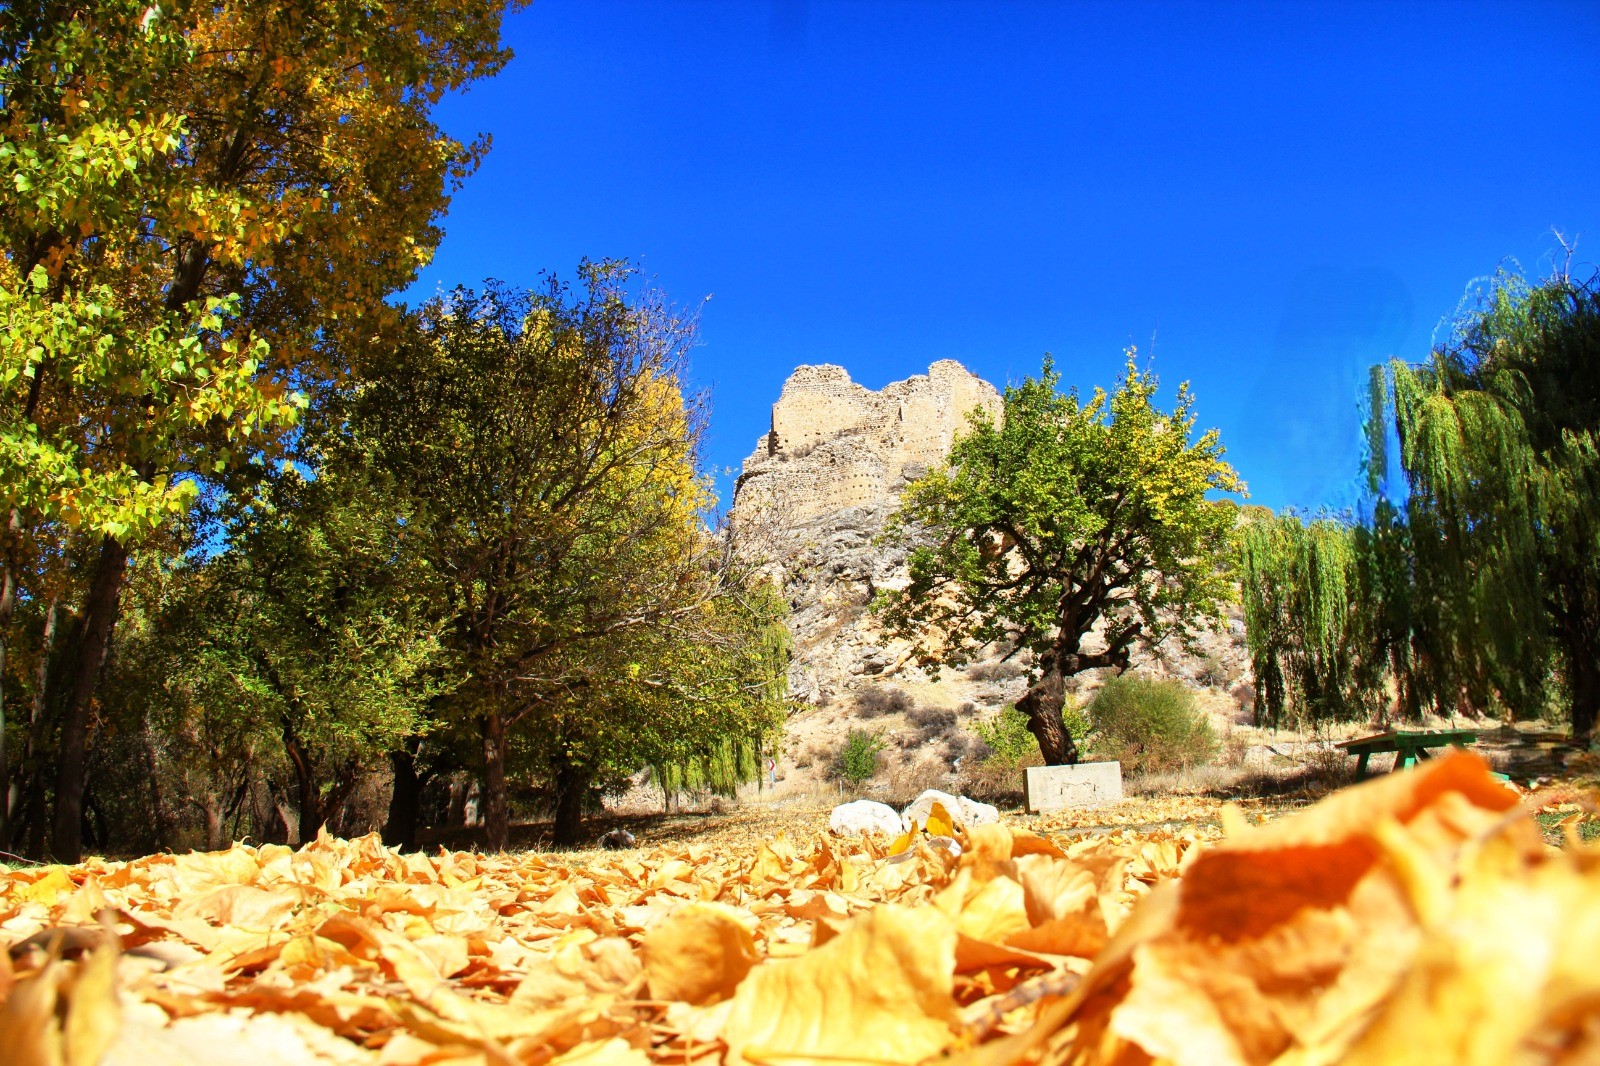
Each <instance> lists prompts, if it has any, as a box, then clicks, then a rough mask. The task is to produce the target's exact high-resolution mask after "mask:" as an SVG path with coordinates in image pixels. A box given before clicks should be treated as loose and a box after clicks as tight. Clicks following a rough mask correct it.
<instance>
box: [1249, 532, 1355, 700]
mask: <svg viewBox="0 0 1600 1066" xmlns="http://www.w3.org/2000/svg"><path fill="white" fill-rule="evenodd" d="M1239 541H1240V566H1239V571H1240V574H1239V577H1240V587H1241V592H1242V598H1243V603H1244V618H1245V632H1246V636H1247V640H1248V646H1249V649H1250V661H1251V667H1252V670H1253V672H1254V675H1255V687H1256V724H1257V725H1260V724H1262V723H1263V721H1268V722H1271V724H1272V725H1274V726H1277V725H1280V724H1282V722H1283V721H1284V718H1285V716H1286V715H1287V714H1289V713H1291V712H1292V713H1293V714H1294V715H1295V716H1297V717H1299V718H1301V719H1303V720H1310V721H1330V720H1331V721H1337V720H1343V719H1346V718H1350V717H1353V716H1354V715H1355V714H1357V713H1358V712H1360V711H1364V710H1365V711H1370V710H1374V709H1376V707H1375V704H1376V702H1377V701H1378V700H1379V699H1380V698H1381V696H1382V694H1383V693H1382V681H1383V666H1384V661H1383V659H1382V658H1381V656H1380V652H1381V649H1380V648H1379V646H1378V643H1377V639H1376V631H1375V627H1374V625H1373V623H1374V621H1375V620H1376V616H1377V615H1378V612H1375V611H1373V610H1371V607H1372V603H1373V597H1372V595H1371V594H1370V593H1371V592H1372V590H1371V589H1370V588H1368V587H1366V586H1365V585H1364V582H1365V580H1366V577H1367V574H1366V568H1365V566H1364V563H1365V562H1366V558H1367V553H1366V552H1365V551H1364V548H1366V546H1367V533H1366V531H1365V530H1364V529H1362V528H1360V527H1358V526H1355V525H1354V524H1352V523H1348V522H1340V521H1337V520H1335V519H1331V518H1321V519H1316V520H1314V521H1311V522H1305V521H1302V520H1301V519H1300V518H1299V517H1298V516H1296V515H1294V514H1285V515H1282V516H1279V517H1272V516H1270V515H1268V516H1264V517H1263V516H1253V517H1252V518H1250V519H1249V520H1247V521H1246V522H1245V523H1244V524H1243V526H1242V527H1241V530H1240V538H1239Z"/></svg>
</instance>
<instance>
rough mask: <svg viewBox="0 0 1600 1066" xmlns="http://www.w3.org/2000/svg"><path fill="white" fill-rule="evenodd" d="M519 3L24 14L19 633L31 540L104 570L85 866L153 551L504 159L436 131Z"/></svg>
mask: <svg viewBox="0 0 1600 1066" xmlns="http://www.w3.org/2000/svg"><path fill="white" fill-rule="evenodd" d="M505 6H506V4H505V3H504V2H501V0H472V2H468V3H457V2H450V3H444V2H413V3H406V4H403V5H399V6H398V7H388V8H379V7H375V6H373V5H370V4H366V3H360V2H356V0H333V2H327V0H318V2H311V0H297V2H289V3H280V2H276V0H274V2H270V3H269V2H265V0H245V2H235V3H224V4H216V5H199V4H188V3H178V4H175V5H173V6H171V7H170V8H167V7H161V6H157V7H151V6H148V5H146V4H144V3H142V2H131V0H88V2H84V3H79V4H69V5H59V4H53V3H52V4H43V3H37V2H34V3H24V4H12V5H8V6H7V7H6V9H5V11H4V12H3V13H0V96H3V109H4V112H5V119H6V122H7V130H8V132H7V138H6V141H5V143H4V145H3V146H0V257H3V259H4V263H3V265H0V344H3V346H4V351H3V352H0V359H3V360H4V365H3V367H0V411H3V418H4V427H3V433H0V475H3V477H0V484H3V485H4V486H5V490H6V495H7V500H6V504H7V505H8V511H9V514H8V520H7V525H6V529H5V530H4V531H3V536H4V538H5V545H4V549H5V550H4V552H3V553H0V556H3V558H4V561H5V564H6V570H5V575H4V589H3V590H0V631H5V632H7V633H9V629H10V623H11V615H12V612H13V611H14V608H15V604H16V602H17V601H18V598H19V597H21V596H24V595H26V593H25V592H23V591H21V590H20V588H19V586H20V582H21V580H22V577H23V567H24V563H25V559H24V556H25V554H26V552H27V546H28V545H29V543H30V541H31V540H32V539H35V538H36V535H37V533H38V531H39V530H40V529H41V528H46V527H49V528H54V527H55V526H59V527H61V528H62V529H64V530H65V531H66V532H67V533H69V534H71V535H73V536H74V537H75V538H76V540H75V542H74V550H75V551H76V552H78V553H79V554H81V555H82V556H83V557H84V558H85V559H86V560H88V563H89V565H88V566H87V567H86V574H85V579H84V581H83V584H82V593H81V606H80V607H79V609H78V611H77V615H78V618H77V622H76V624H75V625H74V626H72V627H71V634H72V643H73V647H72V648H71V649H64V650H65V651H66V652H67V654H68V655H69V658H70V660H71V662H72V664H73V665H72V668H71V670H70V671H68V678H69V679H68V682H67V685H68V688H67V691H66V692H65V694H64V696H63V698H62V699H61V701H60V705H61V710H60V717H61V730H60V742H59V748H58V752H57V760H56V761H57V774H56V781H55V799H56V810H55V817H54V830H53V844H52V847H53V850H54V852H55V854H56V856H57V857H58V858H61V859H64V860H68V861H72V860H76V859H77V858H78V856H79V853H80V850H81V848H80V839H79V832H80V830H79V826H80V822H81V798H82V793H83V788H84V773H85V744H86V740H87V736H88V731H89V724H90V717H91V711H92V706H91V701H92V697H93V695H94V692H95V687H96V684H97V683H98V678H99V674H100V669H101V664H102V662H103V660H104V658H105V652H106V648H107V645H108V643H109V641H110V637H111V630H112V625H113V622H114V619H115V615H116V611H117V605H118V601H119V597H120V595H121V590H122V587H123V584H124V582H125V580H126V576H127V570H128V553H129V551H130V549H131V548H132V547H134V546H135V545H137V544H138V543H139V542H140V541H141V539H142V538H144V537H146V536H148V535H149V534H150V533H151V532H152V531H153V530H154V529H156V528H157V527H158V526H159V525H160V524H161V523H162V522H163V521H165V520H166V519H167V518H168V517H170V516H171V515H174V514H177V513H179V512H181V511H182V510H183V509H184V508H185V507H186V506H187V505H188V504H189V503H190V502H191V501H192V499H193V497H194V492H195V485H196V482H197V480H198V479H204V478H211V477H214V476H216V475H218V474H219V473H222V472H225V471H226V470H228V469H229V468H230V467H231V466H232V465H234V464H237V463H238V462H239V461H241V460H242V459H245V458H248V457H250V456H252V455H258V454H259V453H260V452H261V451H262V450H263V449H270V448H271V447H273V446H274V445H275V443H276V442H278V441H280V440H281V439H282V437H283V431H284V430H285V429H286V428H287V427H288V426H289V425H290V424H292V422H293V421H294V417H295V415H296V412H297V410H298V408H299V407H300V406H301V396H302V394H303V393H305V392H306V391H308V390H314V389H315V388H317V387H319V386H321V385H323V384H326V383H328V382H331V381H336V380H337V379H338V378H339V377H340V376H341V375H342V374H343V373H344V371H345V369H346V367H345V360H346V359H347V358H348V354H349V352H350V351H351V350H353V347H354V345H355V344H356V342H358V341H361V340H365V339H368V338H370V337H371V335H372V334H373V333H374V332H375V331H376V330H377V329H378V327H379V326H380V325H381V323H382V322H383V321H384V320H385V319H386V318H387V317H388V316H389V315H390V311H389V310H388V309H387V308H386V306H385V304H384V302H383V301H384V297H386V296H387V295H388V294H390V293H392V292H394V291H396V290H397V289H398V288H400V287H402V286H403V285H405V284H407V283H409V281H410V280H411V279H412V278H413V277H414V276H415V272H416V270H417V269H418V268H419V267H420V266H421V265H423V264H425V263H426V262H427V261H428V259H429V257H430V256H431V253H432V250H433V248H434V246H435V245H436V244H437V242H438V239H439V236H440V233H439V230H438V228H437V220H438V218H439V216H440V215H441V214H442V212H443V211H444V208H445V206H446V204H447V203H448V197H449V193H450V191H451V189H452V187H453V186H454V185H455V184H456V183H457V182H459V181H460V180H461V178H463V177H464V176H465V175H466V174H467V173H468V172H469V171H470V170H471V169H472V168H473V166H474V165H475V163H476V161H477V159H478V157H479V155H480V154H481V151H482V148H483V146H482V145H473V146H468V145H463V144H461V143H459V142H457V141H456V140H454V139H452V138H450V137H448V136H446V135H444V134H443V133H442V131H440V130H439V129H438V127H437V126H436V125H435V124H434V123H433V122H432V119H431V110H432V107H433V105H434V104H435V103H437V101H438V100H439V98H440V96H441V95H442V94H443V93H444V92H447V91H450V90H453V89H457V88H459V87H461V86H462V85H464V84H466V83H467V82H469V81H470V80H472V79H474V78H477V77H481V76H484V75H486V74H489V73H492V72H493V71H495V70H496V69H498V67H499V66H500V65H501V64H503V63H504V62H505V60H506V58H507V53H506V52H505V51H504V50H503V49H501V48H500V46H499V42H498V35H499V22H500V18H501V15H502V13H503V10H504V8H505Z"/></svg>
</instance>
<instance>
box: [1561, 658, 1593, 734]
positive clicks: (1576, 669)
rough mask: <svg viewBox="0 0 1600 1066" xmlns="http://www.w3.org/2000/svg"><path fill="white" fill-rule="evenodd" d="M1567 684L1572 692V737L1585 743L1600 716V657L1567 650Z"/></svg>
mask: <svg viewBox="0 0 1600 1066" xmlns="http://www.w3.org/2000/svg"><path fill="white" fill-rule="evenodd" d="M1574 651H1575V649H1574ZM1567 684H1568V686H1569V688H1570V690H1571V692H1572V739H1573V741H1574V742H1575V743H1578V744H1587V743H1588V742H1589V740H1590V739H1591V738H1592V737H1593V736H1594V727H1595V720H1596V718H1597V717H1600V658H1597V657H1596V655H1595V654H1593V653H1590V654H1574V653H1573V651H1569V653H1568V655H1567Z"/></svg>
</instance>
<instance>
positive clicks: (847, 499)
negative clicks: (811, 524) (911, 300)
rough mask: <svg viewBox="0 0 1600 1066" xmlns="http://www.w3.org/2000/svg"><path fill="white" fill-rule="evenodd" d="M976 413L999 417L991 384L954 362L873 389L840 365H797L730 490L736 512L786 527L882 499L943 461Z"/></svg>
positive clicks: (883, 501) (945, 361) (940, 363)
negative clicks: (758, 513) (766, 513)
mask: <svg viewBox="0 0 1600 1066" xmlns="http://www.w3.org/2000/svg"><path fill="white" fill-rule="evenodd" d="M978 408H982V409H984V410H986V411H988V412H989V413H990V414H991V416H998V415H999V413H1000V394H999V393H998V392H996V391H995V388H994V386H993V385H990V384H989V383H988V382H986V381H984V380H983V379H981V378H979V377H977V376H976V375H974V374H973V373H972V372H971V371H969V370H968V369H967V368H966V367H964V366H962V365H961V364H960V363H958V362H956V361H955V360H953V359H941V360H939V361H938V362H936V363H934V364H933V365H932V366H931V367H929V368H928V373H927V374H925V375H924V374H918V375H916V376H915V377H910V378H907V379H906V380H904V381H896V382H894V383H893V384H890V385H887V386H885V387H884V388H883V389H882V391H879V392H873V391H872V390H870V389H867V388H864V387H862V386H860V385H857V384H856V383H855V382H853V381H851V380H850V375H849V373H848V372H847V371H846V370H845V369H844V368H843V367H839V366H827V365H824V366H802V367H800V368H798V369H797V370H795V372H794V373H793V374H791V375H789V380H788V381H786V382H784V385H783V392H782V394H781V395H780V396H779V397H778V402H777V403H775V404H773V406H772V429H771V431H770V432H768V433H767V434H765V435H764V436H763V437H762V438H761V439H760V440H758V441H757V442H756V449H755V452H754V453H753V454H752V455H751V456H750V458H748V459H746V460H745V462H744V471H743V473H742V475H741V476H740V478H739V482H738V486H737V488H736V489H735V492H734V508H735V510H736V511H737V510H739V509H741V508H742V509H743V510H744V511H745V512H746V513H748V512H749V511H751V510H752V509H754V508H756V507H760V506H763V505H776V506H777V507H779V508H780V509H781V510H782V512H783V514H784V517H785V518H786V519H787V520H788V521H789V522H790V523H796V522H805V521H807V520H809V519H815V518H818V517H822V516H826V515H829V514H833V513H835V512H839V511H843V510H847V509H850V508H856V507H863V506H867V507H873V506H878V505H881V504H886V503H890V502H891V501H892V500H893V498H894V496H895V495H896V494H897V493H898V491H899V490H900V489H901V488H902V487H904V485H905V483H906V482H907V481H910V480H912V479H914V478H916V477H918V476H920V475H921V474H923V473H924V472H925V471H926V470H927V469H928V468H929V467H930V466H933V465H935V464H938V463H940V462H942V461H943V460H944V457H945V456H946V454H948V453H949V451H950V442H951V441H952V440H953V439H954V437H955V435H956V432H957V431H958V430H960V429H962V428H964V427H965V425H966V420H967V415H968V413H969V412H971V411H974V410H976V409H978Z"/></svg>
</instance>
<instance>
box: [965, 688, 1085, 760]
mask: <svg viewBox="0 0 1600 1066" xmlns="http://www.w3.org/2000/svg"><path fill="white" fill-rule="evenodd" d="M1061 719H1062V722H1063V724H1064V725H1066V727H1067V732H1068V733H1070V734H1072V739H1073V740H1075V741H1077V742H1078V744H1079V745H1080V746H1081V745H1082V744H1083V742H1084V738H1085V737H1086V736H1088V733H1089V720H1088V719H1087V718H1085V717H1084V716H1083V712H1082V711H1080V710H1079V709H1078V708H1076V707H1067V708H1064V709H1063V710H1062V712H1061ZM972 734H973V736H975V737H977V738H978V739H979V740H981V741H983V745H984V747H986V748H988V749H989V758H990V759H994V760H999V761H1000V762H1003V763H1006V764H1009V765H1011V766H1017V765H1020V764H1021V762H1022V760H1024V759H1026V758H1028V757H1029V756H1031V755H1038V754H1039V740H1038V738H1037V737H1035V736H1034V735H1033V734H1032V733H1030V732H1029V731H1028V716H1027V715H1026V714H1023V713H1022V712H1021V711H1019V710H1017V707H1016V704H1014V703H1008V704H1006V705H1005V706H1004V707H1002V708H1000V713H999V714H997V715H995V716H994V717H993V718H990V719H989V720H988V721H986V722H974V723H972Z"/></svg>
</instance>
